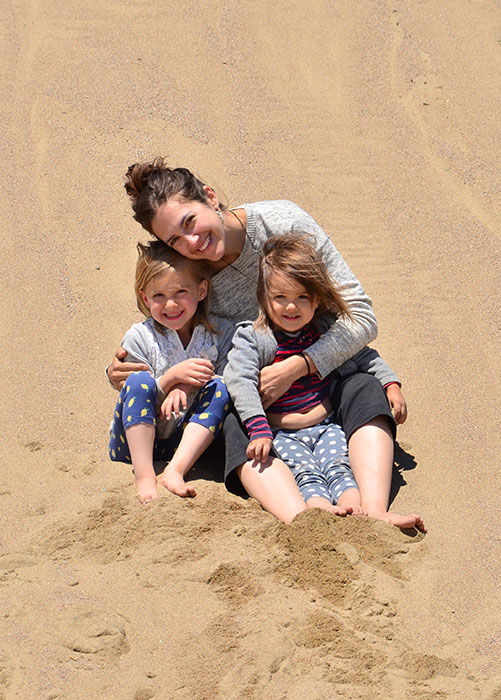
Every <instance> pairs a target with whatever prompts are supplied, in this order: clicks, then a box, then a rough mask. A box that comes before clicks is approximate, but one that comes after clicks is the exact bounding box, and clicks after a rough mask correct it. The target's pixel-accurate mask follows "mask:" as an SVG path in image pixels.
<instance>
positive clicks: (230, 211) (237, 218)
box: [221, 209, 257, 282]
mask: <svg viewBox="0 0 501 700" xmlns="http://www.w3.org/2000/svg"><path fill="white" fill-rule="evenodd" d="M227 211H228V212H229V213H230V214H233V216H234V217H235V219H236V220H237V221H238V223H239V224H240V227H241V229H242V231H243V232H244V234H245V238H246V240H248V241H249V243H250V245H251V246H252V249H253V250H254V251H255V252H256V253H257V248H256V246H255V245H254V241H253V240H252V239H251V237H250V236H249V234H248V233H247V229H246V228H245V226H244V222H243V221H242V219H241V218H240V217H239V216H238V214H236V213H235V212H234V211H233V209H228V210H227ZM223 225H224V224H223ZM221 260H222V261H223V262H224V263H226V266H227V267H231V269H232V270H235V271H236V272H238V274H239V275H242V277H245V278H246V279H248V280H250V281H251V282H255V280H254V278H252V277H250V276H249V275H246V274H245V272H242V270H239V269H238V267H235V265H233V263H231V262H230V261H229V260H226V259H225V257H224V256H223V257H222V258H221Z"/></svg>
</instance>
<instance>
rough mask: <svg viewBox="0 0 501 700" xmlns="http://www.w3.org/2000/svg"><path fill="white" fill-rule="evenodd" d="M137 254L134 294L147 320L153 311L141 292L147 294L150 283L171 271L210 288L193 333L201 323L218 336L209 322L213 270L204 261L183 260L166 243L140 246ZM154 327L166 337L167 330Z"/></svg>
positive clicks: (201, 306)
mask: <svg viewBox="0 0 501 700" xmlns="http://www.w3.org/2000/svg"><path fill="white" fill-rule="evenodd" d="M137 253H138V258H137V263H136V279H135V284H134V291H135V293H136V301H137V308H138V309H139V311H141V313H143V314H144V315H145V316H146V317H147V318H150V317H151V313H150V310H149V308H148V307H147V306H146V304H145V303H144V300H143V298H142V296H141V294H140V293H139V291H140V290H142V291H143V292H144V290H145V287H146V286H147V284H148V283H149V282H151V280H152V279H153V278H154V277H155V276H156V275H158V274H160V273H161V272H163V271H164V270H170V269H174V270H176V271H178V272H185V273H186V274H187V275H188V276H189V277H190V278H191V279H192V280H193V281H194V282H195V283H196V284H200V283H201V282H203V281H204V280H206V281H207V285H208V288H207V296H206V297H205V299H202V301H199V302H198V306H197V310H196V312H195V315H194V316H193V318H192V319H191V330H192V331H193V330H194V328H195V326H197V325H198V324H199V323H202V324H203V325H204V326H205V327H206V328H207V330H208V331H210V332H211V333H215V330H214V328H213V327H212V325H211V323H210V321H209V292H210V282H209V278H210V276H211V269H210V267H209V266H208V265H207V264H206V263H205V262H204V261H203V260H190V259H189V258H184V257H183V256H182V255H179V253H176V251H175V250H172V248H168V247H167V246H166V245H165V243H162V242H161V241H149V242H148V243H146V244H143V243H138V244H137ZM154 325H155V328H156V330H157V331H158V332H159V333H165V328H164V327H163V326H162V325H161V324H160V323H157V322H156V321H154Z"/></svg>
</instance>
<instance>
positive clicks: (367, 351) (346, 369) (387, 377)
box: [339, 347, 402, 387]
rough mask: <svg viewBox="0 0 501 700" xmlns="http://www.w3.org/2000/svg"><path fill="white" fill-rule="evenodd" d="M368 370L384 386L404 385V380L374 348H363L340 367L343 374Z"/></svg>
mask: <svg viewBox="0 0 501 700" xmlns="http://www.w3.org/2000/svg"><path fill="white" fill-rule="evenodd" d="M354 371H358V372H367V373H368V374H372V375H374V376H375V377H376V379H378V380H379V381H380V382H381V384H382V385H383V387H385V386H387V385H388V384H392V383H395V384H398V385H399V386H401V385H402V382H401V381H400V379H399V378H398V376H397V375H396V374H395V372H394V371H393V370H392V369H391V367H389V365H387V364H386V362H385V361H384V360H383V358H382V357H381V355H380V354H379V353H378V351H377V350H374V348H368V347H365V348H362V350H360V352H358V353H357V354H356V355H355V356H354V357H352V358H351V359H350V360H347V361H346V362H345V363H343V364H342V365H341V367H339V373H340V374H341V376H343V375H344V374H349V373H351V372H354Z"/></svg>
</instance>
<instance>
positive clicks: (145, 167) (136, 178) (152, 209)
mask: <svg viewBox="0 0 501 700" xmlns="http://www.w3.org/2000/svg"><path fill="white" fill-rule="evenodd" d="M124 187H125V190H126V192H127V194H128V195H129V197H130V198H131V200H132V209H133V210H134V218H135V220H136V221H138V222H139V223H140V224H141V226H142V227H143V228H145V229H146V230H147V231H148V232H149V233H151V235H152V236H154V235H155V234H154V233H153V230H152V228H151V222H152V220H153V217H154V216H155V214H156V213H157V211H158V208H159V207H160V206H162V204H165V202H166V201H167V200H168V199H170V198H171V197H175V196H176V195H177V196H179V197H182V198H183V199H186V200H195V201H197V202H202V203H203V204H207V195H206V193H205V190H204V183H203V182H201V181H200V180H199V179H198V178H196V177H195V176H194V175H193V173H192V172H191V171H190V170H188V169H187V168H170V167H169V166H168V165H167V163H166V161H165V158H161V157H159V158H155V159H154V160H152V161H150V162H148V163H134V165H131V166H130V167H129V169H128V170H127V173H126V175H125V185H124ZM219 206H220V208H221V209H224V205H222V204H220V205H219Z"/></svg>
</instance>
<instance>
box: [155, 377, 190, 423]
mask: <svg viewBox="0 0 501 700" xmlns="http://www.w3.org/2000/svg"><path fill="white" fill-rule="evenodd" d="M189 390H190V385H189V384H184V385H183V384H178V385H177V386H176V387H174V388H173V389H171V390H170V391H169V393H168V394H167V396H166V397H165V399H164V400H163V401H162V405H161V406H160V415H161V416H163V418H167V419H168V418H170V417H171V415H172V414H174V415H175V416H176V418H179V415H180V413H181V411H186V407H187V406H188V392H189Z"/></svg>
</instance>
